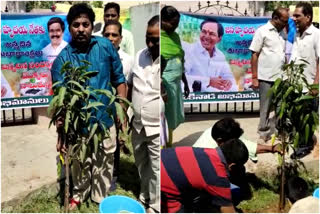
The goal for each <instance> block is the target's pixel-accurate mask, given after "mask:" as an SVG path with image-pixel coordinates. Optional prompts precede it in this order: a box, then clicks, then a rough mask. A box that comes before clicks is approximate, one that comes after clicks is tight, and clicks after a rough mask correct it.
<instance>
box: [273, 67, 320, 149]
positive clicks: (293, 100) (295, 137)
mask: <svg viewBox="0 0 320 214" xmlns="http://www.w3.org/2000/svg"><path fill="white" fill-rule="evenodd" d="M304 63H308V62H306V61H304ZM305 66H306V64H295V63H294V62H290V63H289V64H285V65H284V66H283V71H284V73H285V75H284V78H283V79H281V78H278V79H277V80H276V81H275V84H274V85H273V87H272V88H271V89H270V91H269V94H270V95H272V103H273V105H274V106H275V109H276V116H277V118H278V122H277V129H278V131H279V135H280V136H284V140H285V142H284V143H285V145H286V144H290V145H292V146H294V147H297V146H298V145H299V144H308V142H309V141H310V140H311V138H312V134H313V133H314V131H315V130H316V129H317V127H318V121H319V115H318V113H317V112H314V111H313V110H312V105H313V103H312V102H313V100H314V99H316V98H317V97H318V94H317V95H313V94H312V93H311V91H312V90H319V86H318V85H316V84H313V85H310V84H308V82H307V80H306V78H305V75H304V74H303V71H304V67H305ZM304 86H305V87H306V88H307V89H308V93H305V92H303V87H304ZM285 145H284V146H285Z"/></svg>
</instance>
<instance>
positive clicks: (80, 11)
mask: <svg viewBox="0 0 320 214" xmlns="http://www.w3.org/2000/svg"><path fill="white" fill-rule="evenodd" d="M94 20H95V15H94V12H93V10H92V8H91V7H90V6H89V5H88V4H86V3H80V4H75V5H73V6H72V7H71V8H70V10H69V13H68V15H67V21H68V24H69V31H70V34H71V37H72V41H73V42H74V43H75V44H76V45H77V46H78V47H82V48H85V47H87V45H88V44H89V43H90V40H91V34H92V29H93V23H94Z"/></svg>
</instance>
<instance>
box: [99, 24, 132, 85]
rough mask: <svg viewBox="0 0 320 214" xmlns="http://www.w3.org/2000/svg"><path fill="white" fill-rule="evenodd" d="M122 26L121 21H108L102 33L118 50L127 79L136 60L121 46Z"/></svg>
mask: <svg viewBox="0 0 320 214" xmlns="http://www.w3.org/2000/svg"><path fill="white" fill-rule="evenodd" d="M122 30H123V29H122V26H121V24H120V22H118V21H116V20H111V21H107V22H106V24H105V26H104V28H103V30H102V35H103V36H104V37H106V38H108V39H109V40H110V41H111V43H112V44H113V46H114V47H115V48H116V49H117V50H118V54H119V56H120V59H121V62H122V67H123V74H124V76H125V77H126V80H128V75H129V73H130V70H131V69H132V67H133V64H134V62H133V61H134V60H133V57H132V56H130V55H129V54H127V53H125V52H124V51H123V50H122V49H121V47H120V43H121V41H122V38H123V36H122Z"/></svg>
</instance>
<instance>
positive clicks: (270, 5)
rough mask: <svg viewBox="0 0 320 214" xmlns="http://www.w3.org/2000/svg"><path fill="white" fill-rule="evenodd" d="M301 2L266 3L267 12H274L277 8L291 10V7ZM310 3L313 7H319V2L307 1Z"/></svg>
mask: <svg viewBox="0 0 320 214" xmlns="http://www.w3.org/2000/svg"><path fill="white" fill-rule="evenodd" d="M298 2H299V1H265V3H264V5H265V10H266V11H273V10H275V9H276V8H277V7H285V8H289V6H290V5H296V4H297V3H298ZM307 2H309V3H310V4H311V5H312V6H313V7H319V2H318V1H307Z"/></svg>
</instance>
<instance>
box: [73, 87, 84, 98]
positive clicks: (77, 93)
mask: <svg viewBox="0 0 320 214" xmlns="http://www.w3.org/2000/svg"><path fill="white" fill-rule="evenodd" d="M71 91H72V92H73V93H75V94H76V95H78V96H79V97H80V96H82V93H81V91H78V90H75V89H71Z"/></svg>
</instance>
